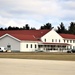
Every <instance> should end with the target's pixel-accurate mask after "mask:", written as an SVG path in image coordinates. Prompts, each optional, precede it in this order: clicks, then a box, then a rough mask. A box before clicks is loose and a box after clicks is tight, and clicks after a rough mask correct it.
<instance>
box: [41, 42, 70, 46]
mask: <svg viewBox="0 0 75 75" xmlns="http://www.w3.org/2000/svg"><path fill="white" fill-rule="evenodd" d="M41 44H43V45H62V46H66V45H71V44H67V43H47V42H42V43H41ZM41 44H40V45H41Z"/></svg>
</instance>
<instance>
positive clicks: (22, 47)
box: [20, 41, 38, 52]
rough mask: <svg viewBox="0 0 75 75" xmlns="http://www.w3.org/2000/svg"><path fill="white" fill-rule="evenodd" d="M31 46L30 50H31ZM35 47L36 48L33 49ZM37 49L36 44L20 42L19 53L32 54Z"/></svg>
mask: <svg viewBox="0 0 75 75" xmlns="http://www.w3.org/2000/svg"><path fill="white" fill-rule="evenodd" d="M26 45H28V48H27V47H26ZM31 45H32V48H31ZM35 45H36V48H35ZM37 49H38V43H37V42H34V41H32V42H31V41H21V44H20V51H21V52H32V51H35V50H37Z"/></svg>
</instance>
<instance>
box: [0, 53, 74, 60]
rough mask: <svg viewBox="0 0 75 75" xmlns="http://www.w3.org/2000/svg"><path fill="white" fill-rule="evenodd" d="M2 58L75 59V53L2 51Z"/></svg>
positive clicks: (0, 55)
mask: <svg viewBox="0 0 75 75" xmlns="http://www.w3.org/2000/svg"><path fill="white" fill-rule="evenodd" d="M0 58H18V59H43V60H67V61H68V60H70V61H75V53H45V52H37V53H35V52H31V53H30V52H29V53H27V52H26V53H15V52H14V53H0Z"/></svg>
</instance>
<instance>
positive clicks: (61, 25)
mask: <svg viewBox="0 0 75 75" xmlns="http://www.w3.org/2000/svg"><path fill="white" fill-rule="evenodd" d="M57 32H58V33H67V29H66V28H65V26H64V24H63V23H62V22H61V24H60V26H58V29H57Z"/></svg>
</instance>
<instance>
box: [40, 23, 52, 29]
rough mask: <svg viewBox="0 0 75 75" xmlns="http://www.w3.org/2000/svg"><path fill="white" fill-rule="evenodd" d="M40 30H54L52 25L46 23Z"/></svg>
mask: <svg viewBox="0 0 75 75" xmlns="http://www.w3.org/2000/svg"><path fill="white" fill-rule="evenodd" d="M40 29H52V25H51V23H46V24H45V25H44V26H41V27H40Z"/></svg>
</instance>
